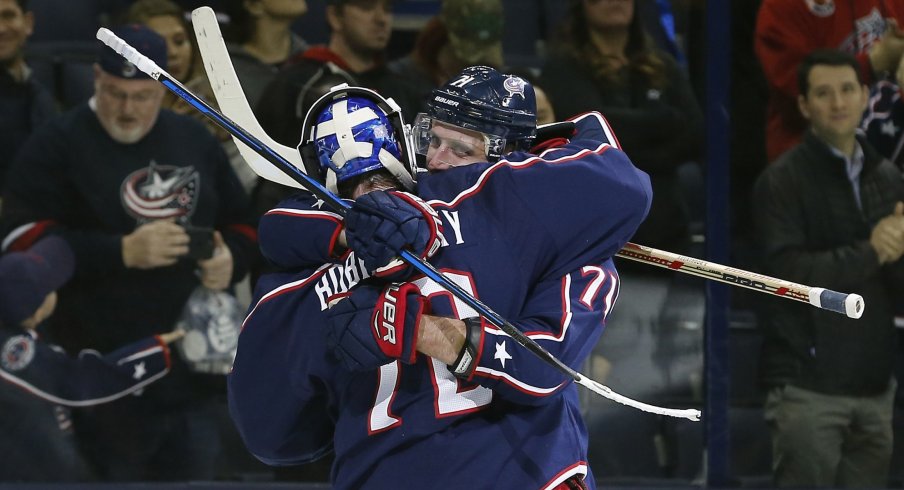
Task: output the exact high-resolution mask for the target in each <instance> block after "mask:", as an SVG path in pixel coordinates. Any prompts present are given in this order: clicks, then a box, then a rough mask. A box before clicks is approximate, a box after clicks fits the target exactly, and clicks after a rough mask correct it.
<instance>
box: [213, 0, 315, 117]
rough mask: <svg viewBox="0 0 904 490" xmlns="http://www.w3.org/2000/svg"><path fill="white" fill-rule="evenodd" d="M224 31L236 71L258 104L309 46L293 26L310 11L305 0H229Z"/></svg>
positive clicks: (251, 102)
mask: <svg viewBox="0 0 904 490" xmlns="http://www.w3.org/2000/svg"><path fill="white" fill-rule="evenodd" d="M225 5H226V6H227V7H228V8H227V9H226V11H227V12H228V14H229V15H230V17H231V19H230V23H229V25H227V29H226V31H225V36H226V40H227V41H228V47H229V54H230V56H231V57H232V64H233V66H235V73H236V75H238V77H239V81H240V82H241V83H242V89H243V90H244V91H245V97H247V98H248V104H249V105H250V106H251V107H256V106H257V103H258V100H260V98H261V96H262V95H263V92H264V88H265V87H266V86H267V84H268V83H269V82H270V81H271V80H272V79H273V77H274V76H276V73H277V72H278V71H279V69H280V68H281V67H282V66H284V65H285V64H286V62H288V61H289V60H290V59H291V58H292V57H294V56H296V55H297V54H299V53H302V52H304V51H305V49H307V47H308V45H307V43H306V42H305V41H304V39H302V38H301V37H299V36H298V35H297V34H295V33H294V32H292V30H291V29H290V27H291V25H292V23H293V22H294V21H295V20H296V19H298V18H299V17H301V16H303V15H304V14H305V13H306V12H307V11H308V4H307V2H306V1H305V0H228V1H227V2H226V3H225Z"/></svg>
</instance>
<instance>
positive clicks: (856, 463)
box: [754, 50, 904, 488]
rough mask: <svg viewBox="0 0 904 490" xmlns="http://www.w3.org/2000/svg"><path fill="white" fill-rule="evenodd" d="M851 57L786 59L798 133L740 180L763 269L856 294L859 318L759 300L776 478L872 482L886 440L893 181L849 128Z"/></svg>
mask: <svg viewBox="0 0 904 490" xmlns="http://www.w3.org/2000/svg"><path fill="white" fill-rule="evenodd" d="M861 66H862V65H860V64H859V63H858V61H857V60H856V59H855V58H854V57H853V56H852V55H850V54H847V53H843V52H840V51H837V50H817V51H815V52H813V53H812V54H810V55H808V56H807V57H806V58H804V60H803V61H802V63H801V64H800V67H799V69H798V90H799V93H800V95H799V96H798V106H799V108H800V111H801V114H802V115H803V117H804V118H805V119H806V120H807V121H809V130H808V131H807V132H806V133H805V134H804V139H803V141H802V142H801V143H800V144H798V145H796V146H795V147H793V148H792V149H791V150H789V151H788V152H786V153H784V154H783V155H782V156H781V157H780V158H779V159H778V160H776V162H775V163H773V164H772V165H770V166H769V167H767V168H766V170H765V171H764V172H763V173H762V175H761V176H760V177H759V179H758V180H757V182H756V184H755V186H754V197H755V199H754V202H756V203H757V206H756V207H755V208H754V217H755V218H756V227H757V231H758V233H757V235H758V236H759V237H760V239H761V240H762V242H761V243H762V246H763V250H764V259H765V260H764V261H763V263H764V264H765V268H766V271H765V272H766V273H769V274H774V275H781V277H783V278H786V279H788V280H790V281H795V282H800V283H804V284H816V285H819V286H821V287H825V288H829V289H834V290H837V291H852V292H856V293H858V294H861V295H862V296H863V299H864V300H865V302H866V304H867V308H866V310H865V312H864V313H863V316H862V317H861V318H860V319H859V320H851V319H849V318H846V317H844V316H842V315H837V314H833V313H827V312H825V311H823V310H814V309H812V308H809V307H807V306H801V305H799V304H792V302H788V301H773V302H769V303H768V304H767V305H766V307H767V308H768V310H767V312H766V313H767V315H766V318H765V319H764V320H765V321H764V322H763V327H764V342H763V350H762V355H761V362H760V368H761V373H760V375H761V380H762V381H763V383H764V384H765V385H766V386H767V387H768V388H769V392H768V395H767V399H766V406H765V417H766V420H767V422H768V423H769V426H770V428H771V431H772V441H773V442H772V447H773V464H772V466H773V468H772V469H773V476H774V478H775V484H776V485H778V486H782V487H789V486H793V487H858V488H862V487H874V488H877V487H884V486H886V484H887V477H888V468H889V459H890V457H891V451H892V426H891V419H892V400H893V397H894V393H895V385H896V383H895V380H894V379H893V377H892V369H893V365H894V359H895V349H896V342H895V326H894V320H893V313H894V306H895V304H896V302H897V301H898V300H899V298H900V297H901V294H902V293H904V282H902V281H904V276H902V272H904V270H902V266H904V264H902V261H901V260H899V259H900V257H901V255H902V253H904V183H902V181H901V173H900V171H899V170H898V169H896V168H895V167H894V166H893V165H892V164H891V163H890V162H889V161H887V160H885V159H883V158H882V157H881V156H880V155H879V154H878V153H877V152H876V151H875V150H874V149H873V148H872V146H870V145H869V143H868V142H867V141H866V140H865V139H864V138H863V137H861V136H858V135H857V126H858V123H859V122H860V115H861V113H862V112H863V109H864V107H865V106H866V100H867V93H868V89H867V86H866V85H865V84H864V78H863V76H862V75H863V73H862V71H861Z"/></svg>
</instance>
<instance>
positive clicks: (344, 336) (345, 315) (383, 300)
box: [327, 283, 428, 371]
mask: <svg viewBox="0 0 904 490" xmlns="http://www.w3.org/2000/svg"><path fill="white" fill-rule="evenodd" d="M427 305H428V303H427V298H425V297H423V296H421V294H420V290H418V288H417V286H415V285H413V284H410V283H403V284H396V283H394V284H389V285H388V286H386V287H384V288H380V287H374V286H371V285H368V284H361V285H358V286H357V287H356V288H354V289H353V290H352V293H351V295H349V296H348V297H346V298H345V299H343V300H341V301H339V302H338V303H336V304H335V305H334V306H333V307H331V308H330V309H329V310H327V344H328V345H329V346H330V348H332V349H333V352H334V353H335V354H336V357H338V358H339V360H341V361H342V363H343V364H344V365H345V367H346V368H347V369H348V370H349V371H369V370H372V369H376V368H378V367H380V366H382V365H383V364H386V363H388V362H391V361H393V360H395V359H399V360H401V361H402V362H404V363H406V364H411V363H413V362H414V361H415V358H416V357H417V345H416V344H417V330H418V324H419V323H420V319H421V315H423V314H424V313H425V310H426V308H427Z"/></svg>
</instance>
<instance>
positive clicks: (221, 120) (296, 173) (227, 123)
mask: <svg viewBox="0 0 904 490" xmlns="http://www.w3.org/2000/svg"><path fill="white" fill-rule="evenodd" d="M202 9H204V8H203V7H202ZM208 10H209V9H208ZM211 13H212V11H211ZM217 33H219V27H218V26H217ZM97 38H98V39H99V40H100V41H101V42H103V43H104V44H106V45H107V46H109V47H110V48H111V49H113V50H114V51H116V52H117V53H119V54H120V55H121V56H122V57H123V58H125V59H126V60H128V61H129V62H131V63H132V64H134V65H135V66H136V67H137V68H138V69H139V70H141V71H142V72H143V73H145V74H147V75H148V76H149V77H151V78H153V79H154V80H157V81H159V82H160V83H162V84H163V85H164V86H165V87H166V88H168V89H169V90H170V91H171V92H173V93H174V94H176V95H177V96H178V97H179V98H181V99H182V100H184V101H186V102H188V103H189V104H191V105H192V106H193V107H195V108H196V109H198V110H199V111H201V112H202V113H203V114H204V115H206V116H207V117H209V118H210V119H211V120H212V121H214V122H215V123H216V124H217V125H218V126H220V127H221V128H223V129H224V130H226V131H228V132H229V134H231V135H232V136H233V137H235V138H238V139H239V140H241V142H242V143H244V144H246V145H247V146H248V147H249V148H251V149H253V150H254V151H255V152H256V153H257V154H258V155H260V156H261V157H263V158H265V159H266V160H267V161H268V162H270V163H271V164H273V165H275V166H276V167H277V168H278V169H279V170H280V171H281V172H282V173H284V174H285V175H287V176H291V177H292V179H293V180H295V181H296V182H298V183H299V184H301V185H302V186H303V187H304V188H306V189H307V190H308V191H310V192H311V193H313V194H314V195H316V196H317V197H318V198H320V199H322V200H323V201H324V202H325V203H326V204H327V205H328V206H330V207H331V208H333V209H334V210H335V211H336V212H337V213H338V214H340V215H342V216H344V215H345V214H346V213H347V212H348V208H349V205H348V204H347V203H346V202H344V201H342V200H341V199H339V198H338V197H336V196H335V195H334V194H333V193H332V192H330V191H329V190H327V189H326V188H325V187H323V185H321V184H320V183H319V182H317V181H316V180H314V179H313V178H311V177H309V176H308V175H306V174H305V173H304V172H302V171H301V170H300V169H299V167H297V166H295V165H293V164H292V163H290V162H289V161H288V160H286V159H285V158H284V157H283V156H282V155H280V154H279V153H277V152H276V151H274V150H273V149H272V148H270V147H268V146H267V145H265V144H264V143H263V142H261V140H260V139H258V138H257V137H255V136H253V135H251V134H250V133H249V132H248V131H246V130H245V129H243V128H242V127H240V126H238V125H236V124H235V122H233V121H232V120H231V119H229V118H227V117H226V116H224V115H223V114H221V113H220V112H219V111H217V110H216V109H214V108H212V107H211V106H210V105H209V104H208V103H206V102H205V101H204V100H202V99H201V98H199V97H198V96H196V95H195V94H193V93H192V92H191V91H190V90H188V89H187V88H186V87H185V86H184V85H182V84H181V83H180V82H179V81H178V80H176V79H175V78H173V77H172V75H170V74H169V73H167V72H166V71H165V70H163V69H162V68H160V67H159V66H157V64H156V63H154V62H153V61H152V60H151V59H150V58H148V57H147V56H144V55H143V54H141V53H139V52H138V51H137V50H135V48H133V47H131V46H129V45H128V44H127V43H126V42H125V41H123V40H122V39H120V38H119V37H117V36H116V35H115V34H113V33H112V32H111V31H110V30H108V29H105V28H100V29H99V30H98V31H97ZM220 39H222V37H221V36H220ZM227 59H228V58H227ZM230 66H231V63H230ZM245 105H246V106H247V104H245ZM249 163H250V162H249ZM252 167H253V166H252ZM253 168H254V167H253ZM400 258H401V259H402V260H404V261H405V262H407V263H408V264H410V265H411V266H412V267H414V268H415V269H416V270H417V271H418V272H420V273H422V274H424V276H426V277H427V278H429V279H431V280H433V281H434V282H436V283H437V284H439V285H440V286H442V287H444V288H445V289H447V290H448V291H449V292H450V293H452V294H453V295H455V297H457V298H458V299H460V300H462V301H464V302H465V303H466V304H467V305H468V306H470V307H471V308H474V310H475V311H477V312H478V314H480V316H482V317H484V318H486V319H487V321H489V322H490V323H492V324H493V325H495V326H497V327H499V328H500V329H501V330H502V331H503V332H505V333H506V334H508V335H509V336H510V337H511V338H512V339H513V340H515V341H516V342H517V343H518V344H520V345H521V346H523V347H524V348H526V349H528V350H529V351H530V352H532V353H533V354H534V355H536V356H537V357H539V358H540V359H542V360H543V361H545V362H546V363H548V364H549V365H551V366H552V367H554V368H556V369H557V370H559V371H560V372H562V373H564V374H565V375H567V376H568V377H570V378H571V379H572V380H574V382H576V383H578V384H580V385H581V386H583V387H585V388H587V389H589V390H591V391H593V392H594V393H597V394H599V395H602V396H604V397H606V398H609V399H610V400H613V401H616V402H619V403H622V404H625V405H628V406H631V407H634V408H637V409H640V410H643V411H646V412H651V413H656V414H660V415H668V416H672V417H681V418H687V419H690V420H700V411H699V410H694V409H687V410H676V409H669V408H661V407H656V406H653V405H648V404H646V403H642V402H638V401H635V400H632V399H630V398H627V397H624V396H621V395H619V394H618V393H615V392H614V391H612V390H611V389H610V388H609V387H607V386H604V385H602V384H600V383H598V382H596V381H594V380H592V379H590V378H587V377H586V376H584V375H582V374H581V373H579V372H577V371H575V370H574V369H572V368H571V367H570V366H568V365H567V364H565V363H563V362H562V361H560V360H559V359H558V358H556V357H555V356H553V355H552V354H550V353H549V351H547V350H546V349H544V348H543V347H542V346H540V344H538V343H536V342H535V341H534V340H533V339H531V338H530V337H528V336H526V335H525V334H524V333H522V332H521V331H520V330H518V329H517V328H515V326H514V325H512V324H511V323H509V322H508V321H506V320H505V319H503V318H502V317H500V316H499V314H497V313H496V312H495V311H493V310H491V309H490V308H489V307H487V306H486V305H484V304H483V303H482V302H480V301H479V300H478V299H476V298H474V297H473V296H471V295H470V294H468V293H467V291H465V290H464V289H462V288H461V287H459V286H458V285H457V284H455V283H454V282H452V281H450V280H448V279H447V278H446V277H445V276H443V275H442V273H440V272H439V271H437V270H436V269H435V268H434V267H433V266H432V265H430V264H428V263H427V262H425V261H424V260H422V259H421V258H420V257H418V256H416V255H414V254H413V253H411V252H410V251H407V250H403V251H402V253H401V254H400Z"/></svg>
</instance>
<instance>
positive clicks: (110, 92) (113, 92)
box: [100, 85, 157, 104]
mask: <svg viewBox="0 0 904 490" xmlns="http://www.w3.org/2000/svg"><path fill="white" fill-rule="evenodd" d="M100 93H101V95H103V96H104V97H107V98H109V99H111V100H113V101H115V102H117V103H120V104H123V103H125V102H126V101H128V100H131V101H132V102H134V103H136V104H147V103H150V102H153V101H155V100H157V92H155V91H153V90H142V91H140V92H135V93H131V94H130V93H128V92H124V91H122V90H119V89H116V88H113V87H111V86H109V85H101V88H100Z"/></svg>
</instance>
